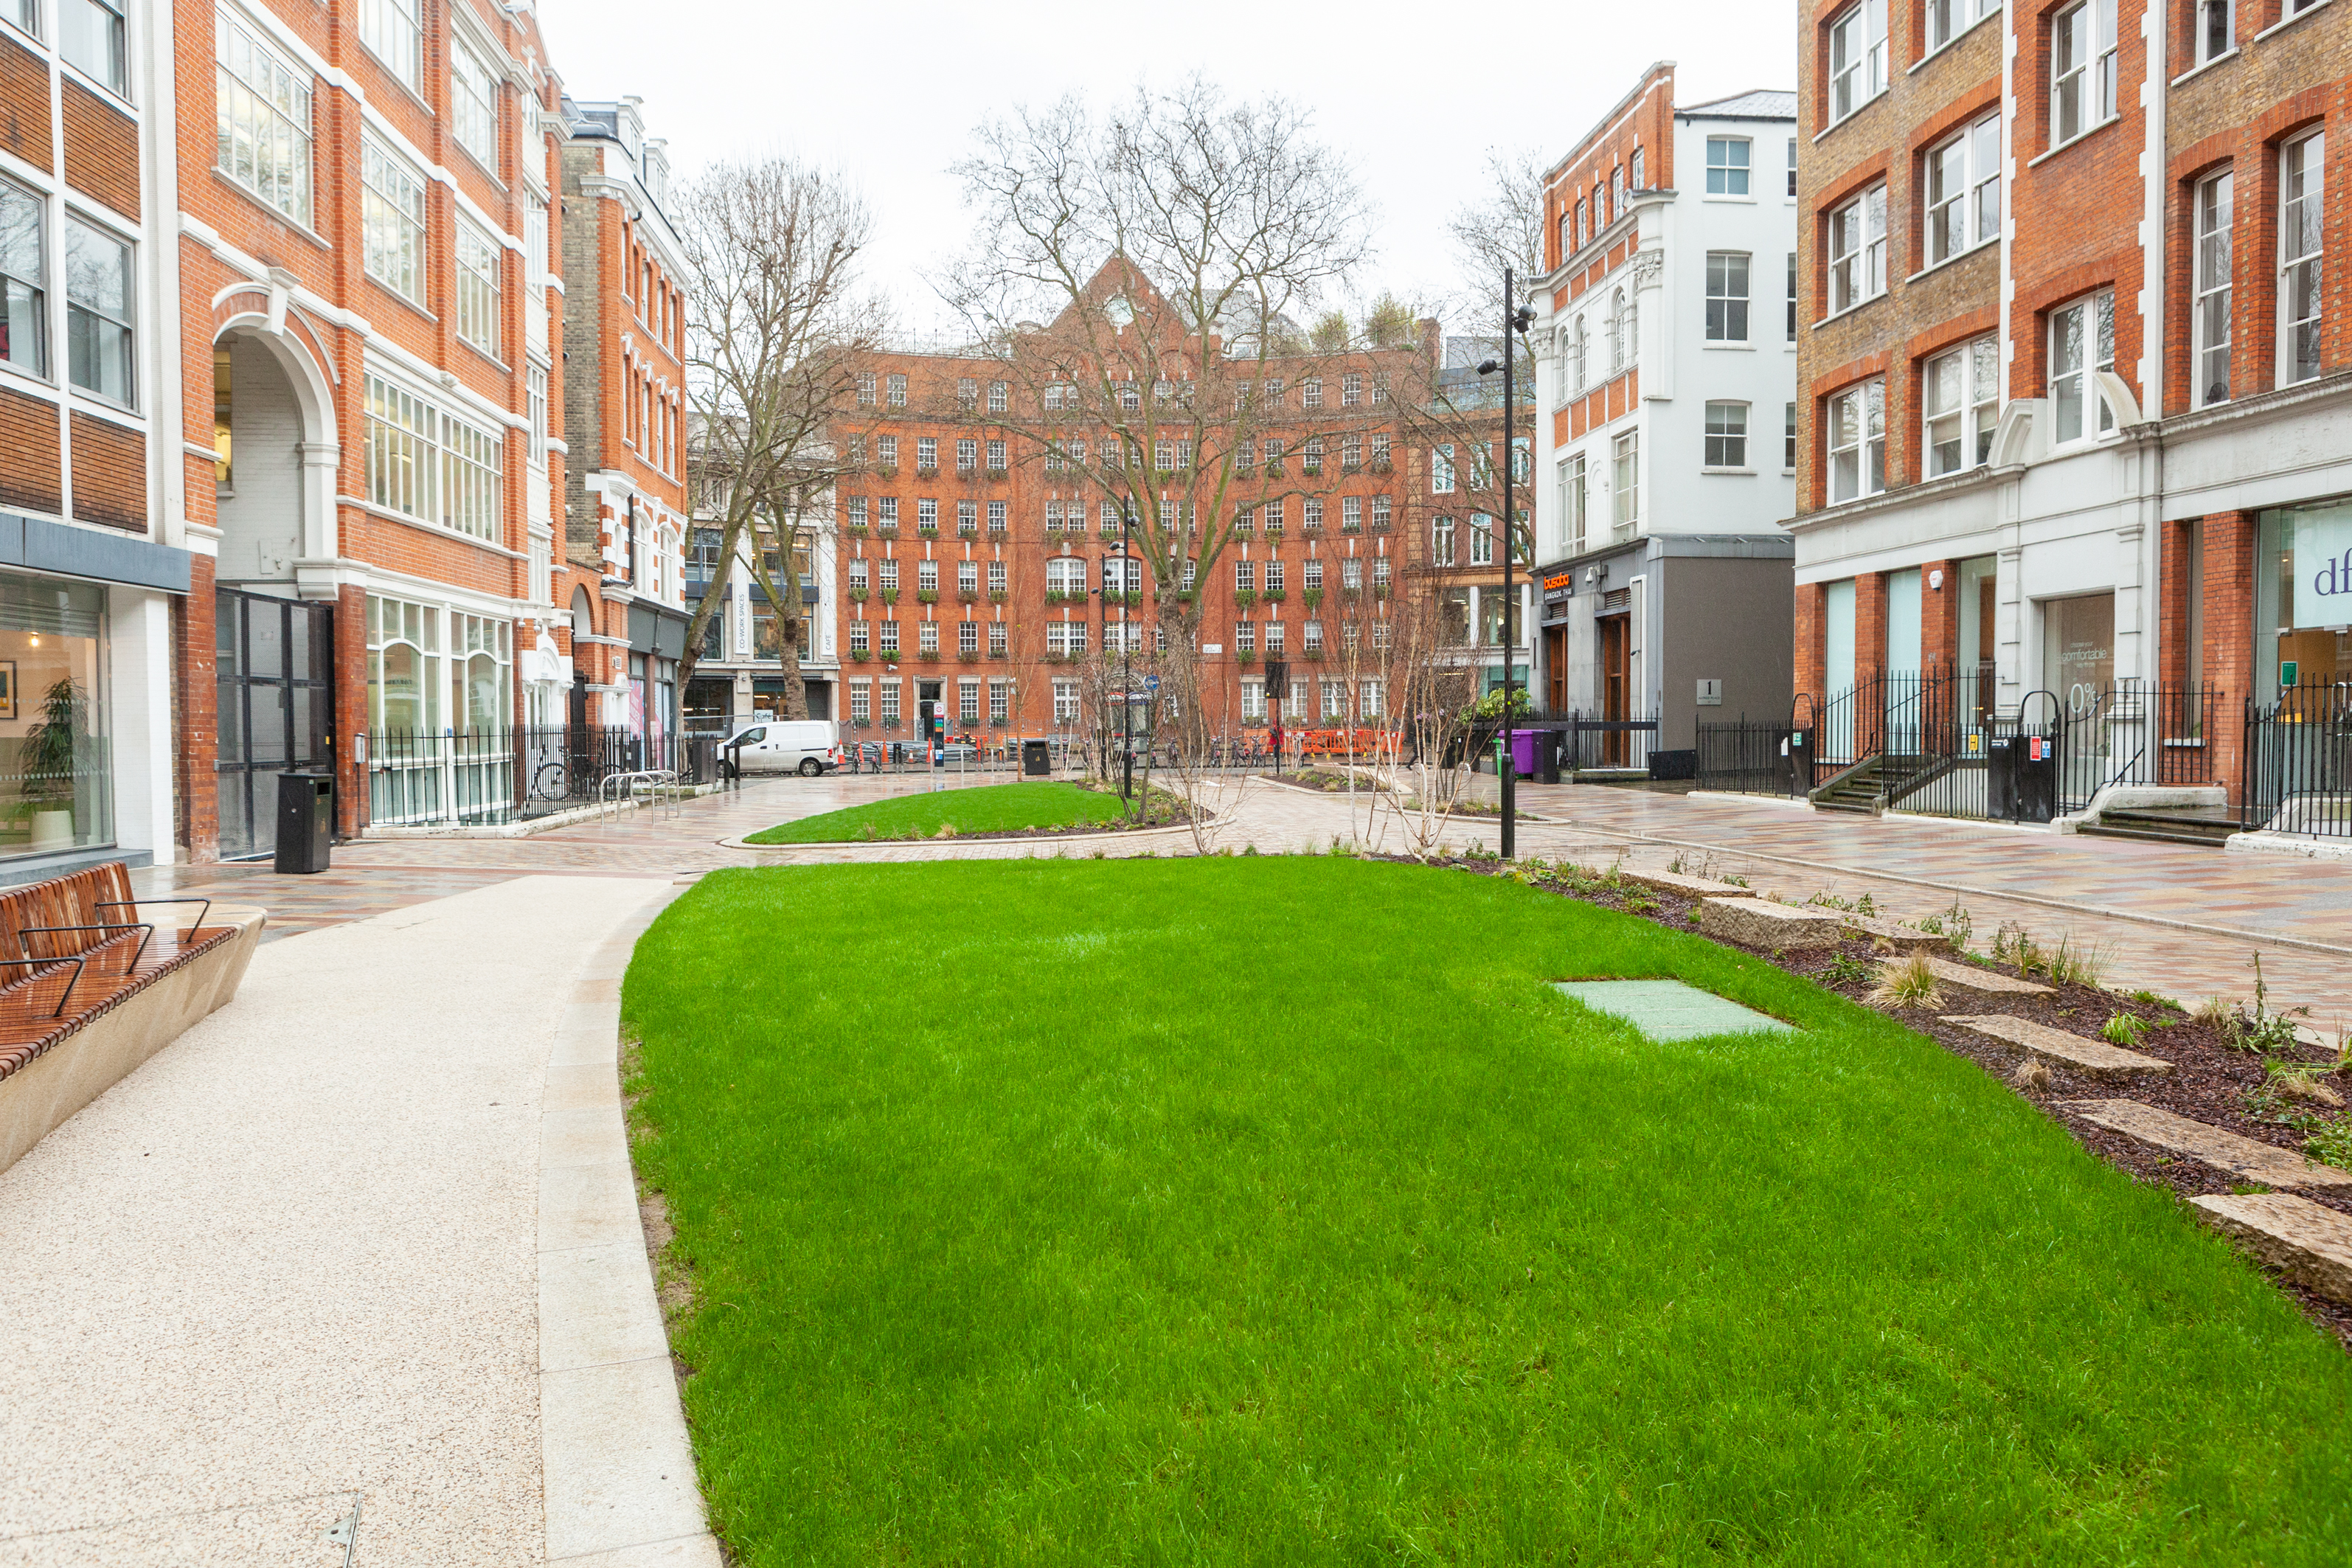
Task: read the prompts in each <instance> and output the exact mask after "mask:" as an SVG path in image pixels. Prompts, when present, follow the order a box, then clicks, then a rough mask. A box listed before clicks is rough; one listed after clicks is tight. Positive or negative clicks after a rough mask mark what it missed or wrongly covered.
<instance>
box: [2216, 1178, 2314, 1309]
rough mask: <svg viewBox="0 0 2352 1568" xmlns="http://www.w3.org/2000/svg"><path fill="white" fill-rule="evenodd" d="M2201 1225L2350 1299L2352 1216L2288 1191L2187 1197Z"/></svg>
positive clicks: (2299, 1278)
mask: <svg viewBox="0 0 2352 1568" xmlns="http://www.w3.org/2000/svg"><path fill="white" fill-rule="evenodd" d="M2189 1202H2190V1203H2193V1204H2195V1205H2197V1206H2198V1208H2199V1209H2200V1210H2201V1211H2203V1214H2204V1217H2205V1220H2206V1223H2208V1224H2209V1225H2210V1226H2213V1227H2214V1228H2215V1229H2216V1230H2219V1231H2221V1232H2223V1233H2224V1234H2225V1235H2228V1236H2230V1237H2234V1238H2236V1240H2238V1241H2239V1242H2240V1243H2241V1244H2242V1245H2243V1246H2244V1247H2245V1248H2246V1250H2247V1251H2249V1252H2251V1253H2252V1254H2253V1255H2254V1256H2255V1257H2256V1258H2260V1259H2262V1261H2263V1262H2264V1263H2266V1264H2268V1265H2270V1266H2271V1267H2272V1268H2276V1269H2278V1270H2280V1271H2281V1272H2283V1273H2284V1274H2285V1276H2286V1277H2287V1278H2288V1279H2292V1280H2294V1282H2295V1283H2296V1284H2298V1285H2301V1286H2304V1287H2305V1289H2311V1290H2315V1291H2317V1292H2318V1293H2319V1294H2320V1295H2322V1296H2326V1297H2327V1298H2328V1299H2330V1300H2336V1301H2352V1219H2347V1218H2346V1217H2345V1216H2344V1215H2340V1214H2337V1213H2336V1211H2335V1210H2334V1209H2331V1208H2323V1207H2321V1206H2320V1205H2317V1204H2315V1203H2313V1202H2312V1201H2311V1200H2310V1199H2309V1198H2299V1197H2296V1196H2295V1195H2294V1194H2293V1193H2221V1194H2212V1195H2210V1196H2208V1197H2200V1198H2191V1199H2189Z"/></svg>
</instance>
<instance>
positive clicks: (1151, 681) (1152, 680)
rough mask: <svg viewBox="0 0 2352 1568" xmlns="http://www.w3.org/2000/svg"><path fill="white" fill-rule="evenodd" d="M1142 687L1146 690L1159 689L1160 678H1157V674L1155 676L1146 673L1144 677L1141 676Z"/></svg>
mask: <svg viewBox="0 0 2352 1568" xmlns="http://www.w3.org/2000/svg"><path fill="white" fill-rule="evenodd" d="M1143 689H1145V690H1146V691H1157V690H1159V689H1160V678H1159V677H1158V676H1156V675H1147V676H1145V677H1144V678H1143Z"/></svg>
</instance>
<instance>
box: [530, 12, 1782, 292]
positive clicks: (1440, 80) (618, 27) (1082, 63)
mask: <svg viewBox="0 0 2352 1568" xmlns="http://www.w3.org/2000/svg"><path fill="white" fill-rule="evenodd" d="M540 20H541V27H542V28H543V30H544V32H545V35H546V37H547V41H548V47H549V49H550V50H551V53H552V55H553V57H554V58H553V63H554V65H555V68H556V69H557V70H558V71H559V72H560V73H561V74H562V78H563V80H564V83H565V86H566V87H567V89H569V90H570V91H571V93H572V96H573V97H574V98H581V99H612V98H620V97H624V96H626V95H628V94H632V93H634V94H635V95H636V96H638V97H640V98H642V99H644V100H645V114H646V130H647V132H649V133H650V134H652V135H655V136H661V137H667V139H668V142H669V148H670V156H671V162H672V163H673V165H674V166H675V167H676V169H677V172H678V173H679V174H682V175H685V174H692V173H693V172H694V171H695V170H696V169H697V168H698V166H699V165H700V164H701V163H704V162H705V161H707V160H709V159H710V158H712V157H718V156H724V155H728V154H740V153H759V152H764V151H770V150H775V149H784V150H789V151H792V152H794V153H799V154H800V155H802V156H803V157H807V158H812V159H814V160H816V161H818V162H821V163H830V164H833V165H836V166H838V167H839V168H841V169H843V170H844V171H845V172H846V173H848V174H851V175H852V176H853V177H854V178H855V179H856V181H857V182H858V184H860V185H861V186H862V187H863V188H864V190H865V191H866V195H867V197H868V199H869V200H870V201H871V202H872V203H873V205H874V210H875V214H876V217H877V237H876V238H877V243H876V246H875V248H874V250H873V252H872V253H871V268H870V275H871V277H872V278H873V279H874V281H875V282H877V284H879V285H881V286H882V287H883V288H884V289H886V290H887V292H888V293H889V294H890V296H891V298H892V300H894V302H895V304H896V305H897V308H898V312H899V318H900V321H901V322H902V324H904V325H905V326H906V327H908V328H909V329H913V330H921V329H924V328H927V327H929V326H932V325H934V324H937V322H938V321H939V311H938V308H937V305H936V302H935V300H934V297H933V296H932V293H931V291H930V289H929V287H928V286H927V285H926V284H925V283H924V282H923V280H922V274H923V271H924V269H925V268H928V267H931V266H933V265H935V264H936V263H938V262H939V261H940V260H941V259H943V258H945V257H947V256H949V255H950V254H952V253H954V252H955V251H956V250H958V249H960V248H961V246H962V243H963V240H964V238H965V236H966V234H967V232H968V225H969V218H968V215H967V214H966V213H965V212H964V210H963V207H962V205H961V199H960V196H959V194H958V191H957V187H956V184H955V182H954V181H953V180H952V179H951V178H950V177H949V175H948V174H947V169H948V166H949V165H950V163H954V162H955V161H956V160H957V159H958V158H959V157H961V155H962V153H963V151H964V149H965V146H966V145H967V142H968V138H969V135H970V132H971V128H972V126H973V125H974V124H976V123H977V122H978V121H980V120H981V119H982V118H983V117H984V116H986V115H989V114H991V113H996V112H1002V111H1003V110H1009V109H1010V108H1012V107H1013V105H1015V104H1018V103H1024V102H1027V103H1043V102H1048V101H1051V100H1054V99H1056V98H1059V97H1060V96H1061V95H1062V94H1064V93H1066V92H1068V91H1071V90H1073V89H1083V90H1086V91H1087V92H1088V93H1089V94H1090V95H1092V96H1093V97H1095V98H1096V99H1097V101H1101V100H1104V99H1105V98H1107V96H1108V95H1110V94H1114V93H1118V92H1121V91H1123V90H1125V89H1128V88H1129V87H1130V86H1131V85H1132V84H1133V83H1134V82H1135V81H1137V80H1138V79H1143V80H1145V81H1148V82H1151V83H1154V84H1165V83H1170V82H1173V81H1175V80H1178V79H1181V78H1182V77H1183V76H1184V75H1186V74H1188V73H1189V72H1191V71H1193V70H1195V69H1198V70H1200V71H1202V72H1203V73H1205V74H1206V75H1207V76H1208V77H1209V78H1210V79H1212V80H1214V81H1216V82H1218V83H1220V84H1222V85H1223V87H1224V88H1225V89H1227V91H1228V92H1230V93H1233V94H1235V95H1239V96H1255V95H1258V94H1261V93H1265V92H1269V91H1274V92H1280V93H1282V94H1283V95H1284V96H1285V97H1287V98H1289V99H1291V100H1295V101H1297V102H1298V103H1301V104H1303V105H1305V106H1306V107H1307V109H1309V110H1311V111H1312V112H1313V114H1314V118H1315V125H1316V129H1317V130H1318V132H1319V133H1320V135H1321V136H1322V137H1323V139H1324V140H1325V141H1326V142H1328V143H1329V144H1330V145H1332V146H1334V147H1337V148H1338V149H1339V150H1340V151H1341V152H1342V153H1345V154H1346V156H1347V157H1348V159H1349V163H1351V164H1352V165H1353V167H1354V169H1355V171H1356V174H1357V177H1358V179H1359V180H1360V182H1361V183H1362V184H1363V187H1364V189H1365V191H1366V193H1367V194H1368V195H1370V197H1371V199H1372V202H1373V204H1374V205H1375V207H1376V209H1377V217H1376V221H1377V223H1378V225H1379V228H1378V232H1377V233H1376V234H1375V235H1374V237H1373V241H1374V245H1375V247H1376V250H1377V254H1376V256H1375V258H1374V259H1373V262H1372V265H1371V267H1370V270H1369V272H1368V274H1367V276H1366V277H1365V278H1364V279H1361V281H1360V285H1359V290H1358V291H1359V293H1360V295H1361V296H1363V297H1367V298H1368V297H1370V296H1371V295H1373V294H1376V293H1378V292H1379V291H1380V290H1381V289H1383V288H1389V289H1395V290H1396V291H1397V292H1398V293H1400V294H1406V295H1414V294H1420V295H1423V296H1425V295H1428V294H1432V293H1434V292H1436V291H1438V290H1439V289H1444V288H1447V287H1449V286H1450V285H1451V284H1452V283H1453V281H1454V279H1453V266H1452V257H1451V247H1450V245H1449V243H1448V241H1447V238H1446V235H1445V232H1444V225H1445V220H1446V218H1447V217H1448V216H1450V215H1451V213H1452V212H1453V210H1454V207H1455V206H1456V205H1459V203H1460V202H1461V201H1462V200H1463V199H1464V197H1465V195H1467V194H1468V192H1467V187H1468V186H1469V185H1470V184H1473V183H1475V180H1476V178H1477V175H1478V172H1479V169H1480V167H1481V165H1482V163H1483V162H1484V157H1485V153H1486V149H1487V148H1488V147H1490V146H1499V147H1511V146H1518V145H1534V146H1536V147H1538V148H1540V149H1541V150H1542V152H1543V153H1544V156H1545V157H1546V159H1547V161H1549V160H1552V159H1557V158H1558V157H1559V156H1560V155H1561V154H1563V153H1566V152H1567V151H1568V149H1569V148H1570V146H1571V145H1572V144H1573V143H1574V142H1575V141H1576V139H1577V138H1578V137H1579V136H1581V135H1582V134H1583V133H1584V132H1586V131H1587V130H1589V129H1591V126H1592V124H1593V122H1594V121H1596V120H1598V119H1599V118H1600V116H1601V114H1603V113H1604V112H1606V111H1607V110H1608V109H1609V108H1610V106H1612V104H1614V103H1615V102H1616V101H1617V100H1618V99H1620V98H1621V97H1622V96H1623V95H1624V93H1625V92H1626V90H1627V89H1629V88H1630V87H1631V86H1632V85H1633V79H1634V78H1635V76H1636V75H1637V74H1638V73H1639V72H1640V71H1641V70H1642V69H1643V68H1644V67H1645V66H1647V65H1648V64H1649V63H1650V62H1651V61H1653V60H1657V59H1671V60H1675V61H1676V62H1677V63H1678V64H1677V71H1676V81H1675V96H1676V98H1677V99H1678V100H1681V101H1682V102H1685V103H1696V102H1701V101H1704V100H1707V99H1712V98H1721V97H1723V96H1725V95H1727V94H1729V93H1734V92H1738V91H1742V90H1744V89H1748V88H1781V89H1794V88H1795V86H1796V85H1797V62H1796V25H1795V20H1794V16H1793V14H1792V8H1791V7H1790V5H1786V4H1758V3H1756V0H1650V3H1648V4H1640V3H1630V4H1629V3H1622V0H1621V3H1615V4H1591V3H1590V0H1586V3H1583V4H1572V5H1567V6H1557V5H1554V6H1542V7H1538V6H1533V5H1520V6H1509V7H1499V6H1496V7H1490V6H1478V7H1462V6H1454V5H1415V6H1412V7H1411V8H1407V7H1405V6H1402V5H1382V4H1381V3H1380V0H1372V3H1370V4H1362V3H1358V4H1349V5H1339V4H1324V3H1319V0H1318V3H1313V4H1302V3H1299V0H1277V3H1276V4H1271V5H1269V4H1265V3H1262V0H1261V3H1256V4H1248V3H1234V0H1187V3H1185V4H1181V5H1172V6H1163V5H1152V6H1147V7H1145V8H1144V9H1143V10H1142V11H1133V10H1129V9H1127V8H1126V7H1124V6H1121V5H1098V4H1097V5H1068V4H1061V3H1058V0H1057V3H1053V4H1038V3H1036V0H1029V3H1026V4H1017V5H971V4H969V3H965V4H953V5H948V4H939V3H937V0H898V3H895V4H891V5H887V6H884V5H839V6H831V5H796V4H776V3H774V0H761V3H756V4H755V3H751V0H666V3H664V4H659V5H654V6H651V7H648V6H647V5H645V4H644V0H627V3H626V4H624V3H623V0H540ZM1489 60H1497V61H1499V62H1500V63H1499V64H1498V65H1496V66H1492V67H1490V66H1489V65H1488V64H1487V63H1486V62H1487V61H1489ZM1447 325H1448V326H1449V328H1452V329H1454V330H1457V331H1460V330H1466V329H1467V327H1468V323H1457V322H1448V323H1447Z"/></svg>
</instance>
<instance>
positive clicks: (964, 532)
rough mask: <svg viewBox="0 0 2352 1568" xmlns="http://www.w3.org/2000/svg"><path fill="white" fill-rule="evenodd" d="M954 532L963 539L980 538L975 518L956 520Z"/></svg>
mask: <svg viewBox="0 0 2352 1568" xmlns="http://www.w3.org/2000/svg"><path fill="white" fill-rule="evenodd" d="M956 532H957V533H958V534H960V535H961V536H962V537H963V538H965V539H976V538H978V537H979V536H980V520H979V519H978V518H976V517H960V518H958V519H956Z"/></svg>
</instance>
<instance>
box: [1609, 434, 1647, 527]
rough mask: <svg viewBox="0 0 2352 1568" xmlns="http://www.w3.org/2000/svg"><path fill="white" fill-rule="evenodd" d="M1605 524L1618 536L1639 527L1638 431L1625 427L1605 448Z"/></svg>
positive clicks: (1640, 453)
mask: <svg viewBox="0 0 2352 1568" xmlns="http://www.w3.org/2000/svg"><path fill="white" fill-rule="evenodd" d="M1609 469H1610V484H1609V526H1610V530H1611V532H1612V535H1613V536H1614V537H1615V538H1618V539H1628V538H1631V537H1632V536H1633V534H1634V533H1635V532H1636V531H1639V530H1640V528H1641V526H1642V433H1641V432H1640V431H1639V430H1628V431H1626V432H1625V433H1624V434H1623V435H1622V436H1619V437H1617V438H1616V439H1615V440H1613V441H1612V442H1611V443H1610V447H1609Z"/></svg>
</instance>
